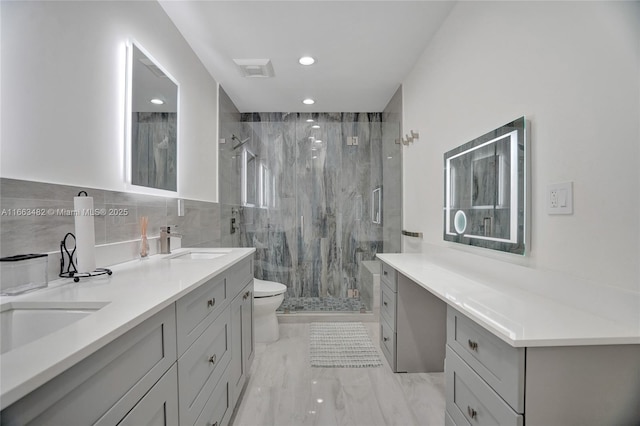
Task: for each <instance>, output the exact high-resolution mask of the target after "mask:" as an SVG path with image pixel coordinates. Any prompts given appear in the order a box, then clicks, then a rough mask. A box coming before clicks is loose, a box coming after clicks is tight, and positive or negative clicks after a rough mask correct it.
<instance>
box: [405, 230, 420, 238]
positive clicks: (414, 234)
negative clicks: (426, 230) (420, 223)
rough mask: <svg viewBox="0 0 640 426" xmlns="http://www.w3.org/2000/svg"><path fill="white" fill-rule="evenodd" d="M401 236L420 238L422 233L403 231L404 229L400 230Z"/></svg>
mask: <svg viewBox="0 0 640 426" xmlns="http://www.w3.org/2000/svg"><path fill="white" fill-rule="evenodd" d="M402 235H406V236H407V237H414V238H422V232H410V231H405V230H404V229H403V230H402Z"/></svg>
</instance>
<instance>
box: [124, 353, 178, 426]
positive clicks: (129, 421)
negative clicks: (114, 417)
mask: <svg viewBox="0 0 640 426" xmlns="http://www.w3.org/2000/svg"><path fill="white" fill-rule="evenodd" d="M177 424H178V372H177V367H176V365H175V364H173V367H171V368H170V369H169V371H167V373H166V374H165V375H164V376H162V379H160V381H159V382H158V383H156V384H155V386H153V388H151V390H150V391H149V393H148V394H146V395H145V397H144V398H142V400H141V401H140V402H138V404H137V405H136V406H135V407H133V410H131V411H130V412H129V414H127V415H126V417H125V418H124V419H122V421H121V422H120V423H118V426H140V425H149V426H156V425H157V426H174V425H177Z"/></svg>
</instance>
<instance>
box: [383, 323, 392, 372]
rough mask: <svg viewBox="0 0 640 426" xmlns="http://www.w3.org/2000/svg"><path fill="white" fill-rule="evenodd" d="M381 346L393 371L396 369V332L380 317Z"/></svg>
mask: <svg viewBox="0 0 640 426" xmlns="http://www.w3.org/2000/svg"><path fill="white" fill-rule="evenodd" d="M380 348H381V349H382V352H383V353H384V356H385V357H387V361H389V366H390V367H391V370H392V371H396V333H395V332H394V331H393V329H392V328H391V327H390V326H389V324H387V322H386V321H385V320H384V318H381V319H380Z"/></svg>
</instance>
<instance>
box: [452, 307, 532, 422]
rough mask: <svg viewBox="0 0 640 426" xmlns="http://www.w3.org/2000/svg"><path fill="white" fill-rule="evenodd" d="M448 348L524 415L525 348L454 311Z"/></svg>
mask: <svg viewBox="0 0 640 426" xmlns="http://www.w3.org/2000/svg"><path fill="white" fill-rule="evenodd" d="M447 344H448V345H449V346H451V348H452V349H453V350H454V351H456V353H457V354H458V355H459V356H460V357H461V358H462V359H463V360H465V362H466V363H467V364H469V366H470V367H471V368H473V369H474V370H475V371H476V372H477V373H478V374H479V375H480V377H482V378H483V379H484V381H485V382H487V383H488V384H489V386H491V387H492V388H493V389H494V390H495V391H496V392H497V393H498V394H499V395H500V396H501V397H502V398H503V399H504V400H505V401H507V402H508V403H509V405H511V407H512V408H513V409H514V410H515V411H517V412H518V413H523V412H524V366H525V365H524V362H525V359H524V358H525V349H524V348H514V347H512V346H510V345H509V344H507V343H506V342H503V341H502V340H500V339H499V338H498V337H496V336H495V335H493V334H491V333H490V332H489V331H487V330H486V329H484V328H482V327H481V326H480V325H478V324H476V323H475V322H474V321H472V320H470V319H469V318H467V317H465V316H464V315H462V314H461V313H460V312H458V311H456V310H455V309H453V308H451V307H449V309H448V310H447Z"/></svg>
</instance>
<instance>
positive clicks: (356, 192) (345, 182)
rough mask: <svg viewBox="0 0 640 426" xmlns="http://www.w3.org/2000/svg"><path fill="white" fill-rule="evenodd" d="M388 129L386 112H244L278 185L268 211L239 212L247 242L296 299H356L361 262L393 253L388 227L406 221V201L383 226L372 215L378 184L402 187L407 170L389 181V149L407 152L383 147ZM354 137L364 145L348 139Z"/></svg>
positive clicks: (248, 131) (252, 141)
mask: <svg viewBox="0 0 640 426" xmlns="http://www.w3.org/2000/svg"><path fill="white" fill-rule="evenodd" d="M308 119H313V120H314V121H313V122H308V121H307V120H308ZM314 125H319V126H320V128H317V129H316V128H314V127H313V126H314ZM383 127H384V126H383V123H382V115H381V114H380V113H320V114H303V113H243V114H241V123H240V138H241V139H242V140H244V139H246V138H249V141H248V142H247V144H246V145H245V146H244V147H245V148H247V149H249V150H251V152H253V153H254V154H255V155H256V156H257V157H258V159H259V161H260V162H262V163H263V164H264V165H265V166H266V167H267V168H268V169H269V171H270V174H271V176H272V177H273V179H274V182H273V187H274V189H275V191H274V197H273V200H272V202H271V204H270V206H269V207H268V208H254V207H243V208H240V209H239V210H240V211H239V215H240V217H241V224H240V236H239V238H240V244H241V245H247V246H252V247H256V249H257V251H256V262H255V264H256V271H255V272H256V276H257V277H259V278H263V279H268V280H274V281H278V282H282V283H284V284H286V285H287V287H288V295H289V296H290V297H324V296H332V297H348V295H349V294H350V293H351V292H350V290H353V289H358V288H359V285H360V284H359V282H358V281H359V280H358V277H359V276H360V274H359V269H360V262H361V261H363V260H365V261H366V260H372V259H374V257H375V253H376V252H382V251H383V250H384V251H386V250H385V249H384V247H383V238H384V233H385V231H384V227H385V226H387V224H391V223H393V222H394V221H396V222H397V223H399V221H400V217H399V213H400V209H399V205H400V203H397V204H396V209H395V210H393V209H391V210H390V212H389V213H388V214H387V213H385V220H384V221H383V224H382V225H377V224H375V223H373V222H372V218H371V197H372V191H373V189H375V188H377V187H380V186H383V187H384V188H383V192H384V193H385V195H384V196H386V193H387V191H389V192H393V193H395V194H399V193H400V192H401V182H400V177H401V175H400V172H399V171H395V172H394V173H395V175H392V176H396V182H395V183H394V182H393V181H392V180H387V183H386V184H383V170H384V161H385V160H386V157H385V155H384V153H387V151H389V150H395V151H397V152H399V151H400V148H399V146H398V145H395V144H394V142H393V140H392V139H391V143H392V144H393V146H391V147H389V148H386V147H383V140H384V136H383ZM398 129H399V128H398V127H397V126H396V130H398ZM394 135H395V134H394ZM353 137H357V138H358V143H357V145H349V144H348V142H349V141H351V140H352V139H351V138H353ZM395 137H398V136H397V135H395V136H394V139H395ZM389 138H390V136H388V137H387V142H386V143H387V144H388V141H389V140H390V139H389ZM319 141H321V142H319ZM390 155H391V154H390ZM396 157H399V156H398V155H396ZM221 181H222V178H221ZM238 192H239V189H238ZM398 196H399V195H398ZM390 199H391V200H393V199H394V198H393V197H391V198H390ZM223 210H224V208H223ZM224 214H226V213H223V215H224ZM394 215H397V217H395V218H394ZM396 227H397V228H398V230H399V225H397V226H396ZM223 228H224V225H223ZM395 235H396V236H397V244H396V245H397V247H398V249H397V251H399V241H400V233H399V231H398V232H397V234H395Z"/></svg>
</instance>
